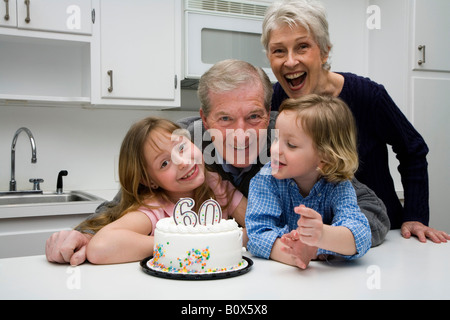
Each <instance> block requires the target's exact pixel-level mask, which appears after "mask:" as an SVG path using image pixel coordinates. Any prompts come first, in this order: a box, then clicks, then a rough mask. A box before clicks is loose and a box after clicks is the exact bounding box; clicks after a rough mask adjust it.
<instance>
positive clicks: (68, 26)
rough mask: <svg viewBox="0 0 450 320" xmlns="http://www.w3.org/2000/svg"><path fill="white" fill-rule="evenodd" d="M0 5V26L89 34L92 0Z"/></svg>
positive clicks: (23, 0) (8, 0) (14, 0)
mask: <svg viewBox="0 0 450 320" xmlns="http://www.w3.org/2000/svg"><path fill="white" fill-rule="evenodd" d="M0 6H1V9H0V26H5V27H13V28H19V29H26V30H40V31H52V32H67V33H75V34H91V33H92V13H91V11H92V8H91V0H2V1H1V2H0Z"/></svg>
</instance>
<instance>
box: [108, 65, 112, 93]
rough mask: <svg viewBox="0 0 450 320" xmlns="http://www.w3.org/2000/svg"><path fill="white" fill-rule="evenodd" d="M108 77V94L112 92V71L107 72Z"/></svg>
mask: <svg viewBox="0 0 450 320" xmlns="http://www.w3.org/2000/svg"><path fill="white" fill-rule="evenodd" d="M108 76H109V88H108V92H112V91H113V71H112V70H108Z"/></svg>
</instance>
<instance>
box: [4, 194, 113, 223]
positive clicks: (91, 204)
mask: <svg viewBox="0 0 450 320" xmlns="http://www.w3.org/2000/svg"><path fill="white" fill-rule="evenodd" d="M104 201H105V200H104V199H102V198H100V197H97V196H95V195H92V194H89V193H86V192H83V191H69V192H65V193H62V194H56V193H51V192H49V193H46V192H44V193H40V194H36V193H34V194H33V193H31V194H30V193H27V192H24V193H21V192H15V193H12V192H3V193H0V219H1V218H16V217H32V216H53V215H65V214H86V213H93V212H94V211H95V209H96V208H97V207H98V205H100V204H101V203H102V202H104Z"/></svg>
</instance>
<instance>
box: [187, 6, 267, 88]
mask: <svg viewBox="0 0 450 320" xmlns="http://www.w3.org/2000/svg"><path fill="white" fill-rule="evenodd" d="M267 6H268V4H267V3H263V2H258V3H257V2H255V1H239V2H235V1H221V0H185V1H184V26H185V29H184V31H185V34H184V57H185V59H184V80H183V81H182V82H181V85H182V87H184V88H189V87H192V88H196V85H197V84H198V79H199V78H200V77H201V76H202V74H203V73H205V72H206V71H208V69H209V68H211V67H212V66H213V65H214V64H215V63H216V62H218V61H221V60H225V59H239V60H244V61H247V62H249V63H251V64H253V65H255V66H258V67H261V68H263V70H264V71H265V72H266V73H267V75H268V76H269V78H270V80H271V81H272V82H275V81H276V78H275V76H274V75H273V72H272V69H271V68H270V64H269V60H268V59H267V57H266V53H265V50H264V48H263V46H262V44H261V32H262V21H263V18H264V14H265V11H266V9H267Z"/></svg>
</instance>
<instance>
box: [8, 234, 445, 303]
mask: <svg viewBox="0 0 450 320" xmlns="http://www.w3.org/2000/svg"><path fill="white" fill-rule="evenodd" d="M246 255H248V256H249V257H250V258H251V259H252V260H253V262H254V264H253V267H252V268H251V270H250V271H249V272H248V273H246V274H243V275H240V276H237V277H233V278H228V279H221V280H205V281H186V280H170V279H163V278H158V277H154V276H151V275H148V274H147V273H145V272H143V271H142V270H141V267H140V265H139V262H133V263H125V264H117V265H105V266H98V265H92V264H89V263H84V264H83V265H81V266H78V267H70V266H68V265H58V264H53V263H49V262H47V260H46V258H45V256H29V257H20V258H8V259H0V299H168V300H172V299H188V300H191V299H194V300H195V299H202V300H209V299H218V300H223V299H232V300H234V299H237V300H253V299H270V300H272V299H274V300H277V299H284V300H289V299H449V298H450V290H449V285H450V243H447V244H434V243H432V242H430V241H429V242H427V243H425V244H423V243H419V241H418V240H417V239H416V238H413V239H403V238H402V237H401V236H400V232H399V230H394V231H391V232H389V234H388V236H387V239H386V241H385V242H384V243H383V244H382V245H381V246H379V247H376V248H372V249H370V250H369V252H368V253H367V254H366V255H365V256H364V257H362V258H361V259H359V260H354V261H334V262H318V261H313V262H311V263H310V266H309V267H308V269H306V270H300V269H297V268H295V267H290V266H287V265H283V264H281V263H278V262H275V261H271V260H263V259H259V258H256V257H252V256H251V255H249V254H246Z"/></svg>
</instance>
